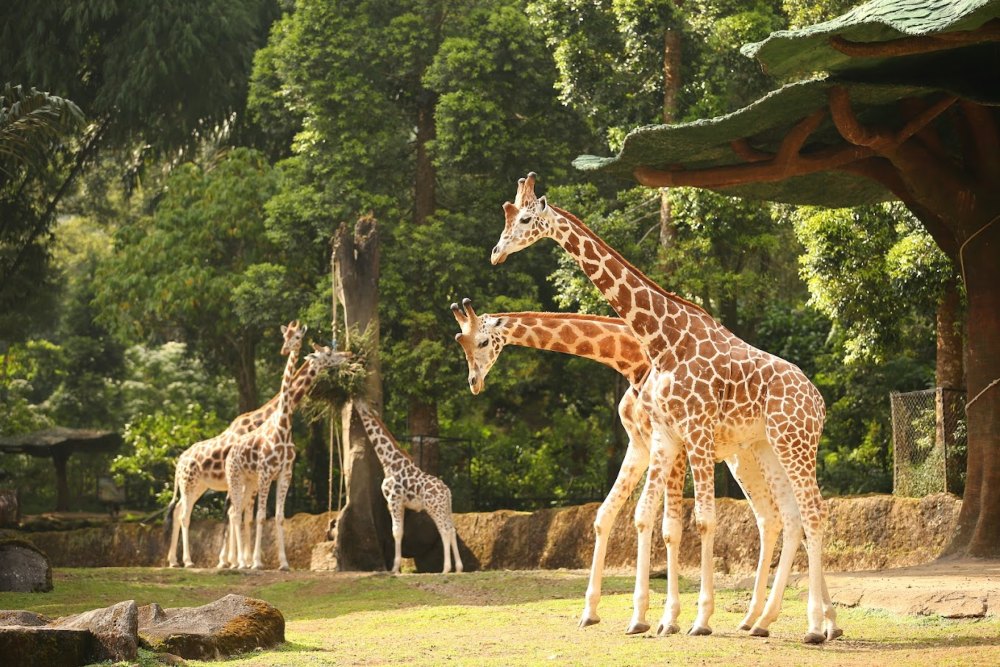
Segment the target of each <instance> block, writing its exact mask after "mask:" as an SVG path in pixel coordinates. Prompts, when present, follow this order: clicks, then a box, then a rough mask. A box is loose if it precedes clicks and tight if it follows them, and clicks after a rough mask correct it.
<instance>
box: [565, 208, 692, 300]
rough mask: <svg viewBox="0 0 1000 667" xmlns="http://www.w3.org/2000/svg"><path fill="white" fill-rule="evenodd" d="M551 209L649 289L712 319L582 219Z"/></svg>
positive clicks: (567, 212) (566, 212)
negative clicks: (585, 232)
mask: <svg viewBox="0 0 1000 667" xmlns="http://www.w3.org/2000/svg"><path fill="white" fill-rule="evenodd" d="M549 207H550V208H551V209H552V210H553V211H555V212H556V213H559V214H560V215H562V216H565V217H566V219H567V220H569V221H570V222H571V223H573V224H574V225H577V226H579V227H581V228H583V229H584V230H586V231H587V232H588V233H589V234H590V237H591V240H592V241H594V243H596V244H597V245H598V246H599V247H600V248H601V249H602V250H604V251H605V252H606V253H608V254H609V255H611V256H612V257H614V258H615V259H616V260H618V261H619V262H621V263H622V264H623V265H625V267H626V268H628V269H629V270H631V271H633V272H634V273H635V274H636V275H637V276H638V277H639V278H640V279H641V280H643V281H644V282H645V284H646V286H647V287H649V288H650V289H652V290H653V291H655V292H656V293H657V294H660V295H661V296H663V297H665V298H667V299H669V300H670V301H673V302H675V303H677V304H678V305H681V306H686V307H689V308H693V309H694V310H696V311H698V312H701V313H704V314H705V315H708V316H709V317H711V315H709V313H708V311H707V310H705V309H704V308H702V307H701V306H699V305H698V304H696V303H693V302H691V301H688V300H687V299H685V298H684V297H682V296H678V295H677V294H674V293H673V292H668V291H667V290H665V289H663V288H662V287H660V286H659V285H658V284H657V283H656V282H655V281H653V280H651V279H650V278H649V276H647V275H646V274H645V273H643V272H642V271H641V270H639V269H638V268H637V267H636V266H635V265H634V264H632V262H630V261H628V260H627V259H625V258H624V257H622V255H621V253H619V252H618V251H617V250H615V249H614V248H612V247H611V246H609V245H608V244H607V243H605V242H604V239H602V238H601V237H600V236H598V235H597V234H595V233H594V232H593V231H592V230H591V229H590V227H588V226H587V225H585V224H583V221H582V220H580V218H578V217H576V216H575V215H573V214H572V213H570V212H569V211H567V210H565V209H562V208H559V207H558V206H556V205H554V204H551V203H550V204H549Z"/></svg>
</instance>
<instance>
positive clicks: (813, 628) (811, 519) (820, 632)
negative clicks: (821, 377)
mask: <svg viewBox="0 0 1000 667" xmlns="http://www.w3.org/2000/svg"><path fill="white" fill-rule="evenodd" d="M787 402H788V400H787V399H783V398H782V397H780V396H776V397H775V399H774V404H773V405H769V406H768V408H769V410H775V412H776V414H777V415H778V416H779V417H778V418H777V419H769V420H768V425H767V436H768V441H769V442H770V443H771V447H772V449H773V450H774V452H775V453H776V454H777V457H778V460H779V461H780V463H781V467H782V468H783V469H784V470H785V473H786V475H788V480H789V482H790V483H791V487H792V492H793V493H794V496H795V502H796V504H797V505H798V509H799V515H800V516H801V518H802V528H803V530H804V532H805V539H806V555H807V557H808V562H809V599H808V602H807V603H806V614H807V618H808V621H809V629H808V630H807V632H806V635H805V637H804V638H803V642H805V643H807V644H819V643H821V642H823V641H825V640H826V634H825V632H824V604H823V597H824V596H823V586H824V585H825V578H824V576H823V529H824V527H825V525H826V503H825V501H824V500H823V497H822V495H821V494H820V491H819V485H818V484H817V483H816V449H817V444H818V441H819V432H820V430H821V428H822V422H820V423H819V427H818V428H816V427H815V426H816V425H815V424H813V423H811V422H809V421H808V420H807V422H806V424H805V425H804V430H806V431H807V432H812V433H813V436H812V438H811V442H808V443H803V442H802V440H801V436H800V435H799V434H798V433H797V432H799V431H801V430H803V429H801V428H794V429H793V428H789V427H788V426H787V422H786V421H785V420H787V418H786V417H784V415H786V414H791V413H792V412H793V410H791V409H789V407H788V406H787V405H785V404H784V403H787ZM793 408H794V406H793ZM813 421H816V420H815V418H813ZM810 426H812V427H813V428H809V427H810ZM827 611H828V612H829V613H833V616H834V618H833V625H834V627H835V626H836V614H835V612H833V607H832V605H831V606H830V607H829V608H828V609H827ZM829 621H830V619H827V622H828V623H829Z"/></svg>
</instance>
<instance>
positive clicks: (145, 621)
mask: <svg viewBox="0 0 1000 667" xmlns="http://www.w3.org/2000/svg"><path fill="white" fill-rule="evenodd" d="M166 618H167V615H166V613H165V612H164V611H163V607H161V606H160V605H158V604H156V603H155V602H151V603H149V604H144V605H142V606H141V607H139V627H140V628H144V627H146V626H149V625H153V624H154V623H159V622H161V621H163V620H166Z"/></svg>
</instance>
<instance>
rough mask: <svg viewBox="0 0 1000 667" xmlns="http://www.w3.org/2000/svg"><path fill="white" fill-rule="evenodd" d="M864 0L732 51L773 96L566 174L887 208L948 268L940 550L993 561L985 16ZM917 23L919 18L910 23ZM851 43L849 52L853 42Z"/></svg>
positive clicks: (997, 237)
mask: <svg viewBox="0 0 1000 667" xmlns="http://www.w3.org/2000/svg"><path fill="white" fill-rule="evenodd" d="M934 8H938V9H940V7H939V6H938V3H930V2H928V3H927V6H926V7H925V9H927V11H925V12H917V11H914V6H913V4H912V3H910V4H908V5H906V6H902V5H898V4H894V3H890V2H884V1H882V0H874V1H872V2H868V3H866V4H864V5H861V6H860V7H857V8H855V9H854V10H853V11H851V12H849V13H848V14H844V15H843V16H841V17H838V18H837V19H834V20H832V21H828V22H826V23H821V24H818V25H815V26H810V27H809V28H804V29H802V30H798V31H786V32H782V33H775V34H772V35H771V37H769V38H768V39H767V40H764V41H763V42H760V43H757V44H752V45H747V46H745V47H744V53H745V54H747V55H751V56H756V57H757V58H758V59H759V60H760V61H761V62H762V63H763V65H764V66H765V68H766V69H767V70H768V71H769V72H770V73H772V74H774V75H777V76H784V77H790V76H805V75H810V74H811V73H813V72H816V71H826V72H827V74H826V76H824V77H819V78H811V79H806V80H801V81H796V82H793V83H789V84H786V85H785V86H783V87H782V88H780V89H779V90H776V91H774V92H772V93H769V94H768V95H766V96H764V97H762V98H761V99H759V100H757V101H756V102H755V103H754V104H752V105H750V106H747V107H744V108H743V109H740V110H739V111H736V112H734V113H732V114H729V115H728V116H724V117H720V118H715V119H712V120H710V121H701V122H699V123H691V124H686V125H680V126H670V127H659V128H647V129H644V130H643V129H640V130H636V131H634V132H633V133H632V134H631V135H630V136H629V137H628V138H627V139H626V141H625V142H624V145H623V149H622V152H621V153H620V154H619V155H618V156H617V157H616V158H611V159H609V160H604V159H594V158H592V157H581V158H578V159H577V162H576V164H577V165H578V166H580V167H582V168H585V169H602V170H605V171H613V172H616V173H618V174H620V175H623V176H625V175H627V176H634V177H635V178H636V179H637V180H638V181H639V182H641V183H643V184H645V185H649V186H657V187H660V186H664V185H670V186H676V185H691V186H696V187H705V188H711V189H717V190H720V191H725V192H728V193H732V194H737V195H741V196H748V197H753V198H763V199H773V200H778V201H788V202H792V203H813V204H821V205H833V206H844V205H856V204H862V203H872V202H875V201H879V200H884V199H887V198H898V199H900V200H901V201H902V202H903V203H904V204H905V205H906V206H907V208H909V209H910V211H911V212H912V213H913V214H914V215H915V216H916V218H917V219H918V220H920V222H921V224H922V225H923V226H924V228H925V229H926V230H927V232H928V233H929V234H930V236H931V237H932V238H933V239H934V241H935V243H936V244H937V245H938V247H939V248H941V250H942V251H943V252H944V254H945V255H946V256H948V257H949V259H951V261H952V262H953V263H954V265H955V266H957V267H958V268H959V273H960V274H961V275H962V277H963V281H964V283H965V289H966V293H967V295H968V300H969V308H968V315H967V319H966V325H967V347H966V350H967V358H968V360H969V364H968V372H967V381H966V386H967V392H968V396H969V402H968V404H967V411H968V424H969V427H968V430H969V433H968V438H969V449H968V475H967V483H966V490H965V496H964V502H963V504H962V512H961V515H960V517H959V530H958V533H957V534H956V536H955V538H954V541H953V548H954V549H964V550H967V552H968V553H969V554H971V555H979V556H987V555H997V554H998V553H1000V446H998V442H1000V419H998V415H1000V391H998V390H997V386H998V384H1000V380H998V378H1000V348H998V347H997V345H996V343H995V341H996V340H998V338H1000V290H997V289H996V285H998V284H1000V263H998V262H996V256H997V244H998V243H1000V226H998V225H997V224H995V223H996V221H997V220H998V219H1000V198H998V197H997V195H996V193H997V192H1000V188H998V187H997V183H998V182H1000V116H998V114H997V112H996V111H995V106H992V105H995V104H996V103H997V102H998V99H997V91H996V89H995V87H990V86H988V85H986V82H987V81H991V80H992V78H991V77H992V72H993V71H994V70H995V67H996V64H997V59H998V58H1000V52H998V48H997V44H996V42H997V32H996V29H995V27H994V25H995V23H991V21H993V20H994V19H996V18H998V17H1000V3H998V2H996V1H990V0H983V1H982V2H979V3H974V4H968V5H965V4H963V5H961V6H958V5H957V4H956V5H955V6H954V7H952V8H951V9H952V10H953V11H950V12H934V11H933V9H934ZM917 16H919V17H920V18H916V17H917ZM859 40H864V41H863V42H861V41H859Z"/></svg>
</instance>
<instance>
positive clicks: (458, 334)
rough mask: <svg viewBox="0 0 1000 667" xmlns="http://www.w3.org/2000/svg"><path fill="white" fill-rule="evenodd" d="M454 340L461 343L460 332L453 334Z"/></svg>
mask: <svg viewBox="0 0 1000 667" xmlns="http://www.w3.org/2000/svg"><path fill="white" fill-rule="evenodd" d="M455 342H456V343H461V342H462V334H461V333H457V334H455Z"/></svg>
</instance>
